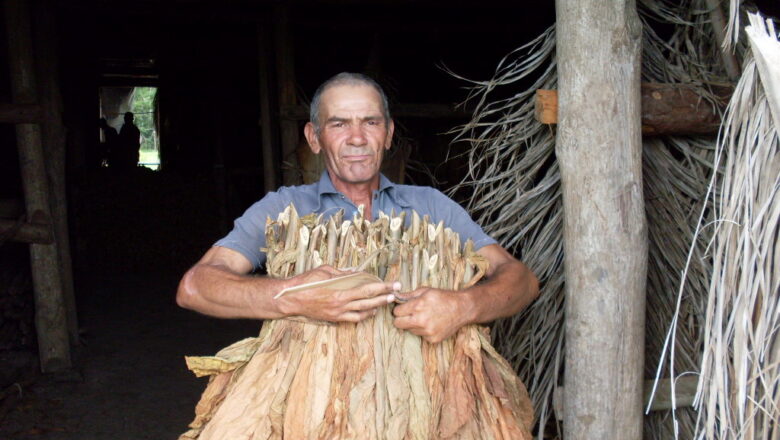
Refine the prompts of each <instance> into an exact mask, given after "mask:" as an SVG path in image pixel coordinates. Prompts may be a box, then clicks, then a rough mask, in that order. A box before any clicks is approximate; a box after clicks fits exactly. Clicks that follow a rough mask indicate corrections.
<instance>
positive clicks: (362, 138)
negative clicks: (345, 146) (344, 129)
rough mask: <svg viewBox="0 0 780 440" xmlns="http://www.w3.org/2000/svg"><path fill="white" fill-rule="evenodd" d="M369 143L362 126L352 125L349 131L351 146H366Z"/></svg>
mask: <svg viewBox="0 0 780 440" xmlns="http://www.w3.org/2000/svg"><path fill="white" fill-rule="evenodd" d="M367 142H368V141H367V138H366V133H365V131H364V130H363V127H362V126H361V124H354V125H352V126H351V127H350V129H349V144H350V145H364V144H366V143H367Z"/></svg>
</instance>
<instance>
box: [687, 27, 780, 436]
mask: <svg viewBox="0 0 780 440" xmlns="http://www.w3.org/2000/svg"><path fill="white" fill-rule="evenodd" d="M750 22H751V26H750V27H749V28H747V29H746V30H747V31H748V32H747V33H748V35H749V37H750V39H751V47H752V49H753V51H754V55H755V57H756V58H761V59H763V58H764V57H765V53H766V52H767V51H774V52H775V54H774V55H773V56H774V57H775V59H777V58H780V43H778V40H777V35H776V33H775V31H774V29H773V27H772V25H771V22H770V21H768V22H766V23H765V22H763V20H761V19H760V17H759V16H757V15H751V16H750ZM767 23H768V24H767ZM758 40H762V41H763V44H754V41H758ZM762 46H763V47H762ZM769 57H770V58H771V57H772V55H769ZM774 87H780V66H778V63H777V62H775V63H770V64H768V65H764V67H761V63H756V61H755V60H754V59H749V60H748V61H747V62H746V63H745V68H744V73H743V75H742V78H741V79H740V81H739V83H738V84H737V87H736V89H735V92H734V96H733V98H732V100H731V102H730V103H729V107H728V109H727V112H726V117H725V120H724V123H723V127H722V133H721V136H720V139H719V142H718V151H717V154H718V157H722V158H723V161H724V170H723V175H722V176H718V177H719V178H717V179H713V181H712V184H711V185H712V187H713V188H716V189H717V190H716V191H715V192H714V200H715V207H716V212H715V216H716V218H717V221H716V222H714V225H713V228H714V235H713V239H712V242H711V244H710V250H711V253H712V261H713V272H712V278H711V281H710V285H709V298H708V302H707V305H706V326H705V328H704V330H705V340H704V353H703V359H702V367H701V378H700V381H699V390H698V393H697V398H696V406H697V408H698V409H699V425H698V426H697V428H698V429H697V433H696V436H697V438H708V439H710V438H746V439H770V438H777V436H778V435H779V434H780V432H779V431H778V427H777V426H776V422H777V420H778V419H779V418H780V408H779V407H778V400H779V399H780V393H779V392H778V386H780V374H778V373H780V372H778V369H777V368H778V363H780V352H778V350H780V348H779V347H780V344H778V342H779V341H778V338H777V334H776V331H777V329H778V328H780V304H779V303H778V301H780V265H779V264H778V262H777V260H778V258H780V240H778V237H779V235H780V194H778V191H780V137H779V136H780V133H779V131H778V121H780V96H778V95H775V96H772V93H771V92H770V93H767V92H768V91H769V90H771V89H772V88H774ZM778 91H779V92H780V90H778Z"/></svg>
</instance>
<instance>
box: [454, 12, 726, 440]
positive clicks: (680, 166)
mask: <svg viewBox="0 0 780 440" xmlns="http://www.w3.org/2000/svg"><path fill="white" fill-rule="evenodd" d="M639 8H640V12H641V16H642V19H643V21H644V57H643V66H642V68H643V80H644V81H651V82H664V83H685V84H690V85H694V86H697V90H699V93H700V95H701V97H702V99H705V100H711V101H715V100H716V97H715V96H714V94H713V93H711V90H710V89H711V87H713V86H721V85H724V84H728V82H729V80H728V74H727V72H726V70H725V68H724V67H723V64H722V61H721V60H722V58H721V48H720V42H719V41H718V38H716V36H715V32H714V29H713V27H712V25H711V20H712V14H711V12H712V11H711V9H709V8H708V6H707V2H706V1H705V0H688V1H683V2H675V3H673V2H667V1H663V0H643V1H640V2H639ZM655 23H662V24H665V25H667V26H668V25H671V26H672V29H673V30H672V32H671V34H670V35H669V36H667V37H665V38H662V37H661V36H659V35H658V34H657V33H656V32H655V31H654V24H655ZM554 46H555V29H554V27H551V28H550V29H548V30H547V31H545V32H544V33H543V34H542V35H541V36H539V37H538V38H537V39H535V40H534V41H532V42H531V43H529V44H527V45H525V46H523V47H521V48H519V49H517V50H516V51H514V52H512V53H510V54H509V55H507V57H505V58H504V59H503V60H502V61H501V62H500V63H499V65H498V67H497V69H496V73H495V75H494V77H493V78H492V79H490V80H487V81H473V80H467V81H470V83H471V85H472V88H471V90H470V92H469V94H468V96H467V99H466V102H468V103H471V104H472V105H473V108H474V116H473V118H472V121H471V122H469V123H468V124H466V125H464V126H461V127H458V128H457V129H455V130H454V132H455V133H456V141H462V142H468V143H469V145H470V146H469V149H468V151H467V153H466V155H467V159H468V162H469V174H468V175H467V176H466V178H464V179H463V181H461V182H460V184H459V185H458V186H457V187H456V188H455V189H454V190H453V192H455V191H458V190H460V189H462V188H468V190H469V192H470V193H471V194H472V195H471V197H470V200H469V201H468V208H469V210H470V211H471V212H472V213H473V214H474V216H475V218H476V219H477V221H478V222H480V223H481V224H482V225H483V227H484V228H485V229H486V231H487V232H488V233H490V234H492V235H493V236H494V237H495V238H496V239H497V240H499V242H501V243H502V244H503V245H504V246H505V247H507V248H509V249H512V250H513V251H515V254H516V255H518V256H519V257H521V258H522V259H523V261H524V262H525V263H526V264H528V265H529V267H531V269H532V270H534V271H535V272H536V274H537V275H538V276H539V278H540V280H541V282H542V294H541V297H540V298H539V299H538V300H537V301H536V302H535V303H534V304H533V305H531V306H530V307H529V308H528V309H527V310H525V311H524V312H523V313H522V314H520V315H518V316H515V317H513V318H509V319H506V320H503V321H501V322H498V323H496V325H495V326H494V328H493V332H494V340H495V341H496V346H497V348H498V349H499V350H500V351H501V353H502V354H503V355H504V356H505V357H506V358H507V359H509V360H510V362H512V364H513V366H514V367H515V368H516V370H517V371H518V373H519V375H520V377H521V378H523V380H524V382H525V383H526V385H527V386H528V389H529V393H530V394H531V397H532V399H533V401H534V405H535V408H536V412H537V414H538V416H539V427H540V428H539V429H538V431H537V432H538V434H537V435H538V438H540V439H541V438H542V437H544V436H551V435H556V433H555V432H552V430H551V429H549V428H550V427H551V426H554V425H553V423H552V422H551V420H552V419H551V411H550V410H551V408H552V404H551V403H552V396H553V391H554V389H555V387H556V385H558V381H559V378H560V377H561V376H562V372H561V368H562V365H563V363H562V358H563V347H564V336H563V305H564V304H563V303H564V293H563V292H564V290H563V289H564V279H563V267H562V261H563V248H562V240H563V237H562V236H563V234H562V223H561V220H562V212H561V200H560V186H559V174H558V167H557V163H556V161H555V155H554V142H555V133H554V130H553V129H551V128H550V127H548V126H544V125H542V124H541V123H539V122H537V121H536V120H535V119H534V116H533V111H534V108H533V97H534V92H535V90H537V89H542V88H546V89H549V88H555V86H556V80H557V76H556V71H555V68H556V63H555V47H554ZM456 76H457V75H456ZM463 79H464V80H465V78H463ZM518 88H521V89H522V90H520V91H515V89H518ZM507 95H509V97H508V98H506V97H501V98H495V96H507ZM714 152H715V140H714V139H712V138H708V137H699V138H690V137H656V138H646V139H645V147H644V155H643V172H644V174H645V176H646V178H645V188H644V191H645V199H646V210H647V215H648V226H649V233H650V240H651V243H650V249H649V259H650V260H649V266H648V287H647V288H648V304H647V310H648V316H647V332H646V335H647V336H646V338H647V347H646V359H647V361H646V364H647V377H648V378H650V377H653V376H654V375H655V374H656V373H657V374H659V375H661V376H663V377H679V374H689V373H690V372H697V371H698V370H699V365H700V362H701V352H702V349H703V342H704V341H703V340H704V338H703V335H702V329H703V327H704V321H705V312H704V311H705V306H706V298H707V291H708V284H709V273H710V272H711V270H712V268H711V261H710V260H708V259H707V258H703V253H702V250H700V249H698V248H696V250H695V251H694V252H693V253H692V254H690V255H689V250H690V248H691V245H692V244H693V240H694V231H695V230H696V225H697V224H698V223H699V222H700V220H701V219H700V218H699V217H700V214H701V213H704V214H703V220H704V221H705V222H707V221H710V220H711V218H712V215H713V213H712V210H711V206H712V205H711V201H709V200H707V198H706V194H707V188H708V183H709V181H710V179H711V178H712V176H713V174H714V170H715V169H716V166H715V165H714V164H713V158H714ZM702 232H703V233H700V234H699V235H698V236H697V240H699V241H701V240H705V241H706V240H708V239H709V237H710V235H709V234H711V231H709V230H705V231H702ZM686 263H687V264H688V271H687V273H686V274H685V278H686V279H687V283H688V284H687V287H686V292H685V294H684V295H681V296H679V297H678V295H677V287H678V286H679V285H680V283H681V280H682V276H683V275H682V270H683V268H684V267H685V266H686ZM670 325H671V326H672V327H671V328H673V329H674V333H675V337H674V339H673V340H674V346H675V347H676V350H675V352H674V353H675V359H674V364H673V365H675V368H670V365H672V364H668V363H666V362H664V359H662V353H665V340H666V338H665V337H666V335H667V333H668V331H669V329H670ZM695 424H696V413H695V412H694V411H693V410H692V409H683V410H677V411H676V414H672V413H671V412H669V411H666V412H655V413H652V414H650V415H648V417H647V419H646V426H645V432H646V435H647V437H648V438H669V437H670V436H672V435H675V434H679V435H681V436H683V437H687V438H692V436H693V433H694V431H695Z"/></svg>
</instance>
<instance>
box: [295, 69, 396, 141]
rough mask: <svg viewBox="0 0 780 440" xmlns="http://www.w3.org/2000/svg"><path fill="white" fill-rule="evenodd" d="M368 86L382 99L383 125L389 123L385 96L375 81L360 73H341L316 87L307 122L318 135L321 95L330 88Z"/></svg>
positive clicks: (388, 109) (388, 106)
mask: <svg viewBox="0 0 780 440" xmlns="http://www.w3.org/2000/svg"><path fill="white" fill-rule="evenodd" d="M345 85H348V86H361V85H362V86H368V87H372V88H373V89H374V90H376V92H377V93H378V94H379V97H380V98H381V99H382V115H383V116H384V118H385V123H386V124H389V123H390V105H389V104H388V102H387V95H385V91H384V90H383V89H382V86H380V85H379V84H378V83H377V82H376V81H374V80H373V79H372V78H371V77H369V76H366V75H363V74H362V73H352V72H341V73H339V74H337V75H335V76H333V77H331V78H330V79H328V80H327V81H325V82H324V83H322V84H320V86H319V87H317V90H316V91H315V92H314V97H313V98H312V100H311V107H310V108H309V121H311V123H312V124H313V125H314V130H315V131H316V132H317V134H319V132H320V130H321V129H322V125H321V123H322V121H321V119H320V118H321V116H320V111H321V110H320V105H321V104H322V95H323V93H325V91H326V90H328V89H329V88H331V87H335V86H345Z"/></svg>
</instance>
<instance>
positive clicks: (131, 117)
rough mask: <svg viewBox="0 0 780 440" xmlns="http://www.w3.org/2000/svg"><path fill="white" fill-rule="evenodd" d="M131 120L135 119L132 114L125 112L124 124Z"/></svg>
mask: <svg viewBox="0 0 780 440" xmlns="http://www.w3.org/2000/svg"><path fill="white" fill-rule="evenodd" d="M133 118H135V115H133V112H127V113H125V122H128V123H129V122H133Z"/></svg>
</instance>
